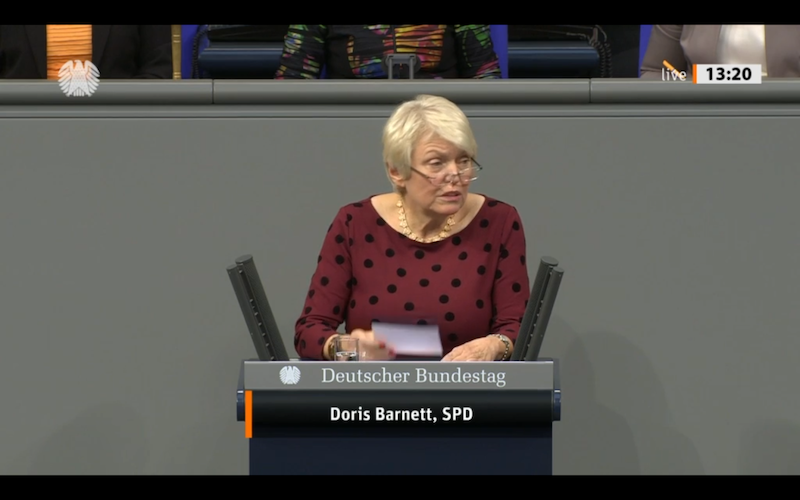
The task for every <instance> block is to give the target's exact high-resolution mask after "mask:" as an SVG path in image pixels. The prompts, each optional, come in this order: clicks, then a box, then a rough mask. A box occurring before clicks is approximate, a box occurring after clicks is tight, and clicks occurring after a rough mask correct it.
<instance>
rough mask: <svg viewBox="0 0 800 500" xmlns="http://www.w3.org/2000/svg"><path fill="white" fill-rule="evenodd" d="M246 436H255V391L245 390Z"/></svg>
mask: <svg viewBox="0 0 800 500" xmlns="http://www.w3.org/2000/svg"><path fill="white" fill-rule="evenodd" d="M244 437H246V438H247V439H250V438H252V437H253V391H244Z"/></svg>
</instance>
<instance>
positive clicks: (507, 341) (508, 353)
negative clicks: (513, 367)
mask: <svg viewBox="0 0 800 500" xmlns="http://www.w3.org/2000/svg"><path fill="white" fill-rule="evenodd" d="M489 336H490V337H497V338H498V339H500V340H501V341H502V342H503V344H504V345H505V350H504V351H503V355H502V356H501V357H500V359H499V360H498V361H508V359H509V358H510V357H511V339H509V338H508V337H506V336H505V335H501V334H499V333H493V334H491V335H489Z"/></svg>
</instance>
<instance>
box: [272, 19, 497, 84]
mask: <svg viewBox="0 0 800 500" xmlns="http://www.w3.org/2000/svg"><path fill="white" fill-rule="evenodd" d="M390 54H401V55H408V54H414V55H416V56H417V58H418V59H419V69H417V70H415V72H414V78H501V77H502V75H501V73H500V63H499V62H498V58H497V54H496V53H495V51H494V46H493V45H492V35H491V29H490V27H489V25H488V24H451V25H447V24H291V25H289V30H288V32H287V33H286V37H285V39H284V48H283V55H282V57H281V65H280V66H279V67H278V71H277V72H276V74H275V79H277V80H283V79H316V78H321V75H322V70H323V68H324V69H325V77H326V78H331V79H347V78H387V75H388V72H387V64H386V61H387V59H386V57H387V56H388V55H390ZM396 73H397V72H395V73H393V75H394V74H396ZM401 73H402V72H401ZM398 77H400V78H408V76H407V75H403V74H398Z"/></svg>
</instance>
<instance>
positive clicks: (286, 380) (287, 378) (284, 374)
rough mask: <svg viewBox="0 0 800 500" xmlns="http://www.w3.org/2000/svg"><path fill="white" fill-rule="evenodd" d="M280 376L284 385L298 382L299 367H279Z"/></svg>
mask: <svg viewBox="0 0 800 500" xmlns="http://www.w3.org/2000/svg"><path fill="white" fill-rule="evenodd" d="M280 377H281V382H283V384H284V385H295V384H297V383H298V382H300V368H298V367H296V366H284V367H283V368H281V373H280Z"/></svg>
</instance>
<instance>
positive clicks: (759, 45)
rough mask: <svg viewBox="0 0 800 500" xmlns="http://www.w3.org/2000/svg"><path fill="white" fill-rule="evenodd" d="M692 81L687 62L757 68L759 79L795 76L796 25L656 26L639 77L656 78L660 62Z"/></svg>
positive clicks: (798, 73)
mask: <svg viewBox="0 0 800 500" xmlns="http://www.w3.org/2000/svg"><path fill="white" fill-rule="evenodd" d="M665 60H666V61H667V62H668V63H670V64H671V65H672V66H673V67H674V68H675V69H676V70H678V71H685V72H686V75H687V77H688V79H691V77H692V65H693V64H760V65H761V73H762V77H765V78H766V77H769V78H797V77H800V25H796V24H767V25H764V24H656V25H653V31H652V33H651V35H650V41H649V42H648V44H647V52H646V53H645V56H644V59H643V60H642V68H641V71H640V73H641V77H642V78H644V79H647V80H661V70H662V68H664V64H663V63H664V61H665Z"/></svg>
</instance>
